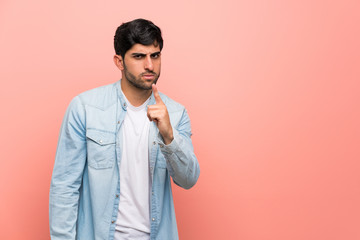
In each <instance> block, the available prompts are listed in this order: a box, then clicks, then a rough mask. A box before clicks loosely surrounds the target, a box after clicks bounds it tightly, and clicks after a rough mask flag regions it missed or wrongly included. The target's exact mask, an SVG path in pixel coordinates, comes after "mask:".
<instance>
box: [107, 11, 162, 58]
mask: <svg viewBox="0 0 360 240" xmlns="http://www.w3.org/2000/svg"><path fill="white" fill-rule="evenodd" d="M136 43H140V44H142V45H151V44H156V46H157V45H158V44H159V45H160V51H161V50H162V48H163V39H162V37H161V30H160V28H159V27H158V26H156V25H155V24H153V23H152V22H151V21H149V20H145V19H141V18H140V19H135V20H133V21H130V22H126V23H123V24H121V25H120V26H119V27H118V28H117V29H116V32H115V36H114V48H115V53H116V54H117V55H120V56H122V57H123V58H124V56H125V53H126V52H127V51H128V50H129V49H130V48H131V47H132V46H133V45H134V44H136Z"/></svg>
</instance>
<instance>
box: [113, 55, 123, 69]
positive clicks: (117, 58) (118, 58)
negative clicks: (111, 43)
mask: <svg viewBox="0 0 360 240" xmlns="http://www.w3.org/2000/svg"><path fill="white" fill-rule="evenodd" d="M114 63H115V65H116V66H117V67H118V69H120V70H121V71H122V70H124V60H123V58H122V56H120V55H114Z"/></svg>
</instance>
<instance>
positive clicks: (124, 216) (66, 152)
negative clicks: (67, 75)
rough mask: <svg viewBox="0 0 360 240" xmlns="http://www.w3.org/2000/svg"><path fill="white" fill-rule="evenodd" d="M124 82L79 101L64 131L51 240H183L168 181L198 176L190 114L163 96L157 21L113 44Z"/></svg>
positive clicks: (128, 30)
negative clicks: (178, 230) (180, 239)
mask: <svg viewBox="0 0 360 240" xmlns="http://www.w3.org/2000/svg"><path fill="white" fill-rule="evenodd" d="M114 46H115V52H116V55H115V56H114V62H115V65H116V66H117V67H118V68H119V69H120V70H121V73H122V79H121V80H120V81H118V82H116V83H114V84H111V85H106V86H102V87H99V88H96V89H93V90H90V91H87V92H84V93H82V94H80V95H78V96H76V97H75V98H74V99H73V100H72V101H71V103H70V105H69V107H68V109H67V112H66V114H65V117H64V120H63V124H62V127H61V131H60V137H59V142H58V148H57V152H56V159H55V165H54V170H53V175H52V181H51V187H50V234H51V238H52V239H85V240H91V239H115V240H120V239H137V240H143V239H161V240H168V239H178V233H177V226H176V218H175V211H174V204H173V198H172V191H171V184H170V177H171V178H172V179H173V181H174V182H175V183H176V184H177V185H179V186H181V187H183V188H185V189H189V188H191V187H192V186H193V185H194V184H195V183H196V181H197V179H198V177H199V173H200V169H199V164H198V161H197V159H196V157H195V154H194V150H193V146H192V142H191V139H190V136H191V128H190V120H189V117H188V114H187V112H186V110H185V108H184V107H183V106H182V105H180V104H178V103H176V102H175V101H173V100H171V99H170V98H168V97H167V96H165V95H164V94H162V93H159V92H158V90H157V87H156V85H155V84H156V82H157V80H158V78H159V76H160V68H161V50H162V47H163V39H162V36H161V31H160V29H159V28H158V27H157V26H156V25H154V24H153V23H152V22H150V21H148V20H144V19H136V20H134V21H131V22H127V23H123V24H122V25H121V26H119V27H118V29H117V30H116V34H115V38H114Z"/></svg>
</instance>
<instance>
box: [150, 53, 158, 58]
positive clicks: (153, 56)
mask: <svg viewBox="0 0 360 240" xmlns="http://www.w3.org/2000/svg"><path fill="white" fill-rule="evenodd" d="M159 57H160V54H154V55H152V58H159Z"/></svg>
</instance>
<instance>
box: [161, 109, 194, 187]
mask: <svg viewBox="0 0 360 240" xmlns="http://www.w3.org/2000/svg"><path fill="white" fill-rule="evenodd" d="M173 134H174V139H173V141H172V142H171V143H170V144H168V145H165V144H164V143H163V142H162V141H160V142H161V145H160V149H161V152H162V153H163V155H164V158H165V159H166V165H167V169H168V171H169V174H170V176H171V177H172V178H173V181H174V183H176V184H177V185H179V186H180V187H183V188H185V189H190V188H191V187H192V186H194V185H195V183H196V182H197V180H198V178H199V175H200V166H199V163H198V160H197V158H196V156H195V153H194V147H193V145H192V141H191V135H192V134H191V125H190V118H189V115H188V114H187V111H186V110H185V109H184V111H183V114H182V116H181V119H180V121H179V124H178V125H177V126H176V127H175V128H174V126H173ZM161 140H162V139H161Z"/></svg>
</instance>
